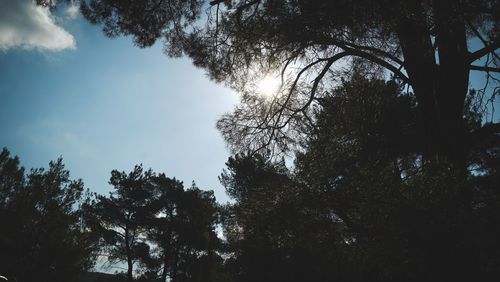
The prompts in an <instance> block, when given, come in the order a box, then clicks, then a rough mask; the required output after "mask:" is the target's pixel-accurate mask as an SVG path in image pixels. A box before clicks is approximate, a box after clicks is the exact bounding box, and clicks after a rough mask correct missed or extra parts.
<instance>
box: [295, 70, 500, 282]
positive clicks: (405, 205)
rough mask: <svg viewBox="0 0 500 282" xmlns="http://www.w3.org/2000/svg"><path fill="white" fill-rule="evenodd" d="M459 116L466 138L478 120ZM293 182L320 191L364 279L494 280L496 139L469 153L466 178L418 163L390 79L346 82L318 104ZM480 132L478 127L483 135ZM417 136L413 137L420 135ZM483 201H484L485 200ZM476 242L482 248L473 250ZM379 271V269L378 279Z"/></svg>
mask: <svg viewBox="0 0 500 282" xmlns="http://www.w3.org/2000/svg"><path fill="white" fill-rule="evenodd" d="M471 99H472V97H469V99H468V101H467V103H466V105H467V107H466V110H465V113H464V120H465V121H466V123H465V124H466V126H465V128H466V131H467V132H475V131H476V130H477V129H478V128H479V127H480V126H481V115H479V114H477V113H476V112H475V110H474V108H473V107H472V108H471V105H472V103H471ZM321 103H322V104H323V108H322V110H321V111H319V112H318V113H317V120H318V123H317V128H316V133H317V134H316V135H313V136H311V138H310V140H309V142H308V144H307V146H306V147H307V149H306V150H305V152H304V153H302V154H299V156H298V158H297V162H296V169H297V177H298V178H299V179H301V180H300V181H302V182H304V183H307V184H308V185H310V187H311V189H312V190H313V191H318V192H320V193H322V198H324V199H327V200H326V201H327V202H329V203H330V204H331V206H332V209H333V210H334V213H335V214H336V215H337V216H338V217H339V218H340V219H341V220H342V222H344V223H345V224H346V227H347V230H348V231H349V233H350V234H351V235H352V244H351V247H352V249H351V251H350V253H349V255H350V256H351V260H353V261H355V262H356V264H355V265H356V268H357V271H355V272H356V273H360V274H361V275H362V276H361V279H362V280H365V281H439V280H452V281H453V280H457V281H458V280H460V281H464V280H465V281H467V280H483V279H486V278H487V277H494V276H498V275H499V271H500V269H499V268H498V267H495V266H493V265H495V264H496V262H497V257H498V255H499V253H498V250H500V246H499V245H498V242H495V241H493V240H492V236H493V237H496V236H498V235H500V233H499V229H498V227H497V226H498V224H499V223H500V218H499V217H498V216H497V214H498V210H499V209H500V202H499V201H498V195H499V192H500V191H499V190H498V189H492V185H495V184H494V183H498V168H499V164H498V162H497V161H493V159H497V160H498V152H499V148H500V146H499V144H500V143H499V142H498V141H499V140H498V135H496V136H490V137H488V138H485V136H482V137H481V139H482V138H484V139H482V140H483V141H482V142H481V143H482V145H481V147H477V146H476V147H475V148H474V149H473V150H472V151H471V153H470V154H469V155H467V158H466V161H467V167H468V168H469V169H468V170H467V177H466V178H464V177H463V176H462V175H461V173H457V171H454V170H450V169H449V168H448V167H446V166H435V165H434V164H429V163H426V162H423V161H422V157H421V156H420V155H418V154H415V153H414V150H412V149H409V148H412V147H413V146H414V145H416V144H414V143H415V141H417V145H418V140H419V138H407V137H409V136H418V135H419V134H424V133H422V131H423V129H422V128H423V126H422V124H423V123H424V122H423V121H422V120H421V119H419V117H420V115H419V114H418V107H417V101H415V99H414V98H413V96H412V95H410V94H404V93H401V88H400V86H399V85H398V84H397V83H395V82H394V81H390V82H384V81H381V80H367V79H365V78H362V77H356V76H355V77H354V78H353V79H352V80H351V81H346V82H344V83H343V84H342V86H340V87H338V88H336V89H334V90H333V91H332V94H331V96H328V97H325V99H323V100H322V101H321ZM488 126H489V125H487V126H486V127H484V128H487V127H488ZM419 132H420V133H419ZM486 198H487V199H490V200H485V199H486ZM480 242H481V243H480ZM381 270H383V271H381Z"/></svg>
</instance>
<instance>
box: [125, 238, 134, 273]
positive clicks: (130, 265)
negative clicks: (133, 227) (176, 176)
mask: <svg viewBox="0 0 500 282" xmlns="http://www.w3.org/2000/svg"><path fill="white" fill-rule="evenodd" d="M125 251H126V253H127V281H129V282H132V281H134V277H133V276H132V273H133V267H134V264H133V263H132V251H131V249H130V235H129V230H128V229H125Z"/></svg>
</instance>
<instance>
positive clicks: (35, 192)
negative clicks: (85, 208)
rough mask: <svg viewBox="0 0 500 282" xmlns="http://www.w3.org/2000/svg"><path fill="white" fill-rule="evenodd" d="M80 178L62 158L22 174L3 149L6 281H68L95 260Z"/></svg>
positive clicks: (1, 246)
mask: <svg viewBox="0 0 500 282" xmlns="http://www.w3.org/2000/svg"><path fill="white" fill-rule="evenodd" d="M83 189H84V186H83V182H82V181H81V180H70V178H69V172H68V171H67V170H65V169H64V165H63V163H62V159H58V160H57V161H54V162H50V164H49V168H48V169H47V170H44V169H41V168H40V169H32V170H31V171H30V172H29V173H28V174H25V171H24V168H22V167H20V166H19V160H18V158H17V157H11V156H10V154H9V151H7V149H3V151H2V152H1V154H0V226H1V234H0V274H1V275H4V276H6V277H7V278H8V279H10V280H9V281H19V282H22V281H26V282H28V281H68V280H74V279H75V278H76V277H78V276H79V274H80V273H83V272H85V271H87V270H88V269H89V268H90V267H91V266H92V265H93V262H94V256H93V251H95V246H96V245H95V241H94V240H92V238H93V237H92V236H91V234H89V233H88V232H86V230H85V226H84V225H83V222H82V213H81V209H80V205H81V204H82V202H84V201H85V197H84V195H83Z"/></svg>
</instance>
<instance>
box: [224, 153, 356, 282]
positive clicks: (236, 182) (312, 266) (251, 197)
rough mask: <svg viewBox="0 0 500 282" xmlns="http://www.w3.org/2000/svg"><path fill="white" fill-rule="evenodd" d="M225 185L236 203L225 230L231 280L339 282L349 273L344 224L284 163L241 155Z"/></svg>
mask: <svg viewBox="0 0 500 282" xmlns="http://www.w3.org/2000/svg"><path fill="white" fill-rule="evenodd" d="M220 179H221V183H222V184H223V185H224V186H225V188H226V191H227V192H228V194H229V195H230V197H231V198H232V199H233V200H234V203H232V204H228V205H226V206H225V208H224V211H223V227H224V233H225V235H226V238H227V241H228V244H229V249H230V251H231V252H232V253H231V255H230V256H228V257H229V259H228V262H227V266H228V267H229V269H231V272H232V274H233V277H232V281H257V280H258V281H332V280H334V281H338V280H340V279H342V277H346V275H347V273H349V267H348V263H344V262H345V260H344V259H345V258H346V256H345V252H344V251H345V250H346V249H347V248H348V245H347V244H346V243H345V239H346V238H343V236H344V234H343V229H344V224H343V223H342V222H341V221H340V220H338V217H336V216H335V215H334V214H333V210H332V208H331V205H330V204H329V203H328V202H327V200H328V198H324V197H323V196H324V195H322V194H321V193H317V191H312V190H311V189H309V187H308V185H306V184H304V183H299V182H297V181H295V180H294V177H293V175H292V174H291V172H290V171H289V170H288V169H287V168H286V167H285V165H284V163H283V162H277V163H272V162H269V161H267V158H266V157H264V156H261V155H254V156H249V155H237V156H235V157H234V158H230V159H229V161H228V162H227V170H225V171H224V173H223V174H222V175H221V177H220Z"/></svg>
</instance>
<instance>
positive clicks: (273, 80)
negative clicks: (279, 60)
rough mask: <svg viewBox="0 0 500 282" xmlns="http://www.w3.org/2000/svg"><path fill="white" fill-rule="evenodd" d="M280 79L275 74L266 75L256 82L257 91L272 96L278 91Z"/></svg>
mask: <svg viewBox="0 0 500 282" xmlns="http://www.w3.org/2000/svg"><path fill="white" fill-rule="evenodd" d="M280 86H281V79H280V78H279V77H277V76H272V75H267V76H265V77H264V78H262V79H261V80H260V81H259V82H258V83H257V91H258V92H259V93H260V94H261V95H264V96H273V95H276V93H278V91H279V89H280Z"/></svg>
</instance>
